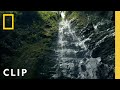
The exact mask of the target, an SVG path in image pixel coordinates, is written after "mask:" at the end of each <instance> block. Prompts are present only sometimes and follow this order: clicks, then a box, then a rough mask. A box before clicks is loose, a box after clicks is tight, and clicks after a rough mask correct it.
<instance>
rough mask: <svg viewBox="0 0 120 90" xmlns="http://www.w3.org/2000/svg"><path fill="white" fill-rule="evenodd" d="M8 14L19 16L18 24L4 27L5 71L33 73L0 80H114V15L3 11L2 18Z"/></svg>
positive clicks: (1, 58) (1, 55) (0, 52)
mask: <svg viewBox="0 0 120 90" xmlns="http://www.w3.org/2000/svg"><path fill="white" fill-rule="evenodd" d="M3 13H14V14H15V25H16V26H15V30H14V31H12V32H11V31H3V30H2V27H0V72H2V71H3V70H4V69H5V68H11V69H18V68H20V69H22V68H25V69H27V70H28V71H29V72H28V73H27V74H26V76H25V77H4V76H3V74H2V73H0V79H6V78H8V79H33V78H35V79H113V78H114V60H115V57H114V56H115V55H114V53H115V39H114V38H115V35H114V32H115V31H114V14H113V12H112V11H65V12H61V11H58V12H57V11H53V12H51V11H0V19H1V20H2V14H3ZM1 25H2V23H1V22H0V26H1Z"/></svg>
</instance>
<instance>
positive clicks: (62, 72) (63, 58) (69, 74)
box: [53, 11, 101, 79]
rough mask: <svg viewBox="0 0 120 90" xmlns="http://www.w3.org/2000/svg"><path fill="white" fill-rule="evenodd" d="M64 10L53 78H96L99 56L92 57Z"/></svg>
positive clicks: (85, 40) (86, 39)
mask: <svg viewBox="0 0 120 90" xmlns="http://www.w3.org/2000/svg"><path fill="white" fill-rule="evenodd" d="M65 13H66V12H65V11H62V12H61V13H60V14H61V18H62V19H61V21H60V22H59V31H58V42H57V50H56V54H57V66H56V67H57V69H56V74H55V75H53V77H54V78H70V79H96V78H97V76H96V70H97V65H98V64H99V62H100V61H101V58H100V57H98V58H92V57H91V56H90V53H89V52H90V51H89V50H88V48H87V45H86V44H85V42H87V41H89V40H90V38H89V37H88V38H85V39H84V40H82V39H81V38H80V37H79V36H77V35H76V31H75V29H72V27H71V26H72V23H71V21H72V20H67V19H66V15H65Z"/></svg>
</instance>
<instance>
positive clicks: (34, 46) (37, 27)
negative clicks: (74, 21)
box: [0, 11, 59, 78]
mask: <svg viewBox="0 0 120 90" xmlns="http://www.w3.org/2000/svg"><path fill="white" fill-rule="evenodd" d="M5 13H14V15H15V30H14V31H3V30H2V27H1V28H0V67H2V68H0V72H2V71H3V69H4V68H14V69H17V68H26V69H27V70H28V74H27V75H26V76H25V77H24V78H49V77H50V76H51V74H52V73H53V72H52V70H50V69H51V68H52V67H53V66H54V64H55V61H54V62H53V59H54V58H52V55H53V54H54V51H53V47H54V46H55V44H56V43H55V42H56V36H57V35H56V34H57V30H58V25H57V24H58V20H59V17H58V14H57V13H53V12H50V11H1V12H0V20H2V14H5ZM0 26H2V22H0ZM2 76H3V75H1V76H0V77H1V78H4V77H2ZM14 78H15V77H14ZM16 78H18V77H16ZM20 78H21V77H20Z"/></svg>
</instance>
